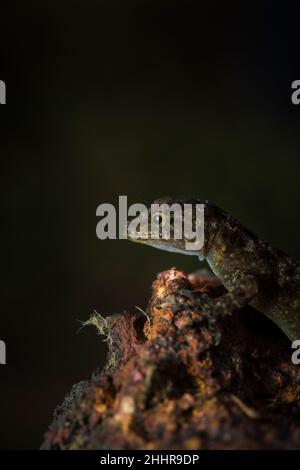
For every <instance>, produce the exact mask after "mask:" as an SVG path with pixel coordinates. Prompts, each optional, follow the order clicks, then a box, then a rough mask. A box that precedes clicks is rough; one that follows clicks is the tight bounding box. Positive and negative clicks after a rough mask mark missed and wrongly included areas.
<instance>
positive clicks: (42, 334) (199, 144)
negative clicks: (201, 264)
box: [0, 0, 300, 448]
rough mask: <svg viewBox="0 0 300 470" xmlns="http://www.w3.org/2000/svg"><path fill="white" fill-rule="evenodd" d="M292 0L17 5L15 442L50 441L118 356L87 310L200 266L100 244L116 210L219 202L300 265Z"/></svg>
mask: <svg viewBox="0 0 300 470" xmlns="http://www.w3.org/2000/svg"><path fill="white" fill-rule="evenodd" d="M281 5H283V2H281ZM284 5H285V7H284V9H283V7H282V6H279V5H276V3H274V2H249V3H248V2H235V3H229V2H209V4H202V2H197V1H193V2H192V1H188V0H185V1H181V2H179V1H176V0H172V1H171V0H170V1H162V0H161V1H155V0H152V1H143V0H139V1H138V0H136V1H132V0H131V1H130V0H127V1H124V0H122V1H121V0H120V1H117V0H110V1H109V2H108V1H99V0H98V1H85V2H79V1H74V0H73V1H67V0H65V1H63V2H62V1H60V2H58V1H53V0H52V1H51V2H48V1H43V2H41V1H33V0H31V1H26V2H24V1H21V0H19V1H13V0H9V1H2V5H1V18H0V24H1V28H0V41H1V60H0V79H2V80H5V81H6V84H7V105H6V106H1V108H0V116H1V141H0V156H1V164H2V171H1V176H2V182H1V189H2V197H1V203H2V211H1V214H2V224H1V231H2V237H3V239H2V257H1V258H2V263H1V267H2V282H1V285H2V296H1V302H0V305H1V318H0V339H2V340H4V341H5V342H6V345H7V365H5V366H0V383H1V394H0V396H1V399H0V447H1V448H37V447H39V445H40V444H41V443H42V441H43V434H44V432H45V431H46V429H47V426H48V424H49V423H50V421H51V419H52V413H53V410H54V408H55V406H56V405H58V404H59V403H61V402H62V400H63V398H64V396H65V394H66V393H67V392H68V391H69V390H70V388H71V386H72V385H73V384H74V383H76V382H78V381H80V380H83V379H88V378H90V376H91V374H92V372H93V370H94V369H95V368H97V367H101V366H102V365H103V362H104V359H105V350H106V349H105V345H104V344H103V342H102V340H101V339H100V338H99V337H98V336H97V335H96V331H95V330H93V329H92V328H86V329H83V330H81V331H80V333H78V334H77V330H78V328H79V327H80V324H79V323H78V320H86V319H87V318H88V317H89V315H90V313H91V311H92V309H93V308H95V309H96V310H97V311H98V312H99V313H101V314H103V315H106V314H108V313H115V312H122V311H123V310H124V309H127V310H132V309H134V306H135V305H138V306H140V307H144V306H145V305H146V303H147V299H148V297H149V293H150V285H151V282H152V280H153V279H154V277H155V275H156V273H157V272H159V271H162V270H164V269H167V268H169V267H171V266H173V265H175V266H178V267H180V268H182V269H184V270H195V269H196V268H197V267H198V263H197V259H196V258H190V257H184V256H180V255H175V254H171V253H164V252H162V251H159V250H152V249H150V248H148V247H144V246H139V245H135V244H131V243H129V242H127V241H126V240H117V241H115V240H112V241H111V240H107V241H99V240H98V239H97V238H96V235H95V228H96V222H97V220H96V216H95V211H96V207H97V206H98V205H99V204H101V203H102V202H111V203H114V204H116V203H117V202H118V195H119V194H126V195H128V197H129V203H133V202H146V201H147V202H148V201H151V200H152V199H154V198H156V197H158V196H164V195H173V196H175V197H177V196H178V197H180V196H184V197H189V196H197V197H200V198H206V199H209V200H211V201H212V202H215V203H216V204H218V205H220V206H221V207H223V208H224V209H226V210H228V211H229V212H231V213H232V214H233V215H235V216H236V217H238V218H239V219H240V220H241V221H242V222H243V223H245V225H247V226H249V227H250V228H251V229H252V230H253V231H255V232H257V233H258V234H259V235H260V236H261V237H262V238H265V239H268V240H269V241H271V242H273V243H274V244H275V245H277V246H279V247H280V248H281V249H283V250H284V251H287V252H289V253H290V254H292V255H294V256H296V257H298V258H300V247H299V228H300V219H299V210H298V207H299V203H300V192H299V170H300V138H299V124H300V106H298V107H297V106H294V105H293V104H292V103H291V93H292V92H291V83H292V81H293V80H296V79H300V70H299V23H300V15H299V8H296V7H295V5H293V4H288V3H284Z"/></svg>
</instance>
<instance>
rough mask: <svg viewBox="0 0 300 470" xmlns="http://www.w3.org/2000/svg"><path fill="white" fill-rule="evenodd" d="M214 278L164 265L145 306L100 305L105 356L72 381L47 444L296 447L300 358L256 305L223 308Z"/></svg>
mask: <svg viewBox="0 0 300 470" xmlns="http://www.w3.org/2000/svg"><path fill="white" fill-rule="evenodd" d="M224 291H225V289H224V287H223V286H222V285H220V283H219V282H218V280H217V279H216V278H212V277H207V276H195V275H194V276H188V275H187V274H185V273H184V272H182V271H179V270H177V269H176V268H172V269H170V270H168V271H165V272H163V273H161V274H159V275H158V277H157V279H156V280H155V281H154V283H153V293H152V297H151V299H150V301H149V305H148V308H147V311H146V312H145V314H143V313H134V314H129V313H126V314H123V315H112V316H109V317H107V318H106V319H103V318H102V317H100V316H99V315H97V314H96V313H95V314H94V315H93V316H92V317H91V319H90V320H89V321H88V322H87V323H91V324H94V325H95V326H97V328H98V330H99V332H100V333H101V334H103V335H104V336H105V337H106V339H107V343H108V346H109V353H108V359H107V365H106V368H105V370H104V371H103V372H101V373H99V374H97V375H95V376H94V377H93V378H92V379H91V381H90V382H88V383H87V382H84V383H83V382H81V383H80V384H78V386H77V387H75V388H74V387H73V389H72V393H71V395H69V396H68V397H67V399H66V400H65V402H64V403H63V405H62V406H60V407H59V409H58V411H57V412H56V414H55V416H54V420H53V422H52V424H51V425H50V427H49V430H48V432H47V433H46V438H45V442H44V444H43V446H42V448H43V449H109V450H111V449H170V450H172V449H186V450H194V449H297V448H300V406H299V395H300V366H296V365H294V364H293V363H292V362H291V354H292V349H291V345H290V342H289V341H288V340H287V339H286V337H285V336H284V335H283V334H282V332H281V331H280V330H279V329H278V328H277V327H276V326H275V325H274V324H273V323H272V322H270V321H269V320H268V319H266V318H265V317H264V316H263V315H261V314H260V313H259V312H256V311H255V310H253V309H251V308H250V307H247V308H244V309H242V310H239V311H235V312H232V314H231V315H230V316H227V317H223V318H218V317H216V316H214V317H213V318H212V316H208V315H207V314H205V312H203V310H202V308H201V302H200V299H201V297H202V296H203V294H204V293H205V294H207V295H209V296H210V297H213V298H217V297H218V296H219V295H221V294H222V293H223V292H224Z"/></svg>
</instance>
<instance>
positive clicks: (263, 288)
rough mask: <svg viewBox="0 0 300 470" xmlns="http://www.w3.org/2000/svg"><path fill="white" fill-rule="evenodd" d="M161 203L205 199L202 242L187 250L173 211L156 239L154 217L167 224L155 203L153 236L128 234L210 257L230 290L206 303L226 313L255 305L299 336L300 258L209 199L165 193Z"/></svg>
mask: <svg viewBox="0 0 300 470" xmlns="http://www.w3.org/2000/svg"><path fill="white" fill-rule="evenodd" d="M162 203H167V204H169V205H170V206H171V205H172V204H174V203H177V204H180V206H181V207H182V209H183V205H184V204H192V205H195V204H203V206H204V243H203V246H202V248H201V249H200V250H191V251H188V250H186V248H185V247H186V244H185V239H184V236H183V237H182V239H176V238H174V237H172V213H171V217H170V225H171V230H170V238H169V239H163V238H162V237H159V238H158V239H152V238H151V221H152V222H154V223H156V224H159V225H162V224H163V217H162V214H161V213H160V212H157V213H155V214H152V213H151V205H150V206H149V208H148V209H147V215H148V221H149V222H148V238H146V237H145V238H143V234H140V235H141V238H138V239H136V238H132V237H131V236H130V233H129V232H128V236H127V238H128V239H129V240H131V241H135V242H140V243H144V244H146V245H149V246H153V247H155V248H159V249H163V250H167V251H173V252H178V253H183V254H187V255H194V256H197V257H198V258H199V260H200V261H202V260H206V262H207V263H208V265H209V266H210V268H211V270H212V271H213V273H214V274H215V275H216V276H217V277H218V278H219V279H220V281H221V282H222V284H223V285H224V286H225V288H226V290H227V292H226V293H225V294H223V295H222V296H220V297H219V298H218V299H217V301H216V303H213V302H214V300H213V299H210V298H208V296H206V305H207V308H209V307H211V308H212V306H213V312H215V314H220V315H226V314H230V313H231V312H232V311H233V310H236V309H240V308H242V307H245V306H246V305H250V306H251V307H253V308H255V309H256V310H258V311H259V312H261V313H262V314H264V315H265V316H266V317H267V318H269V319H270V320H272V321H273V322H274V323H275V324H276V325H277V326H278V327H279V328H280V329H281V330H282V331H283V333H284V334H285V335H286V336H287V337H288V338H289V339H290V340H291V341H294V340H296V339H300V264H299V263H297V262H296V261H295V260H294V259H293V258H292V257H290V256H288V255H287V254H285V253H283V252H282V251H280V250H279V249H277V248H275V247H273V246H272V245H271V244H270V243H268V242H266V241H263V240H260V238H259V237H257V236H256V235H255V234H254V233H252V232H251V231H250V230H248V229H247V228H245V227H244V226H243V225H242V224H241V223H240V222H239V221H238V220H237V219H236V218H234V217H233V216H231V215H230V214H229V213H227V212H225V211H224V210H222V209H220V208H219V207H217V206H215V205H213V204H210V203H209V202H208V201H202V200H197V199H194V200H183V199H180V200H178V199H173V198H169V197H166V198H159V199H156V200H155V201H154V202H153V203H152V204H162ZM151 216H152V219H151ZM160 233H161V232H160ZM144 235H145V234H144ZM209 302H211V303H210V304H209Z"/></svg>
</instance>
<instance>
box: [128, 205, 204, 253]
mask: <svg viewBox="0 0 300 470" xmlns="http://www.w3.org/2000/svg"><path fill="white" fill-rule="evenodd" d="M211 207H212V206H210V204H208V202H207V201H201V200H189V199H184V200H183V199H174V198H170V197H164V198H159V199H156V200H155V201H153V202H152V203H151V204H150V205H149V206H148V207H147V208H146V209H145V210H144V211H142V212H141V213H140V214H139V215H138V216H136V217H132V218H131V220H129V222H128V225H127V238H128V239H129V240H131V241H134V242H138V243H143V244H145V245H149V246H152V247H154V248H158V249H161V250H165V251H173V252H176V253H182V254H185V255H194V256H198V257H199V258H200V259H201V260H202V259H204V258H205V251H206V245H207V239H209V234H210V229H209V225H210V221H211V220H212V210H211ZM204 221H205V227H204Z"/></svg>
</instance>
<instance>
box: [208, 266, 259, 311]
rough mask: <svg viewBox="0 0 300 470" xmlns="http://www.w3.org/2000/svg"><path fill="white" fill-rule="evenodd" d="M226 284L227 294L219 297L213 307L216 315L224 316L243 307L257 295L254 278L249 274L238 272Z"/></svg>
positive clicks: (256, 285)
mask: <svg viewBox="0 0 300 470" xmlns="http://www.w3.org/2000/svg"><path fill="white" fill-rule="evenodd" d="M226 284H227V286H229V288H228V290H229V292H228V293H226V294H224V295H222V296H221V297H219V298H218V299H217V301H216V302H215V304H214V306H213V309H214V311H215V313H216V314H217V315H221V316H225V315H228V314H231V313H232V312H233V311H234V310H237V309H240V308H243V307H245V306H246V305H248V304H249V302H251V301H252V300H253V299H254V298H255V296H256V295H257V294H258V284H257V281H256V278H255V276H253V275H251V274H245V273H243V272H240V271H238V272H236V273H235V274H234V277H233V279H231V280H230V281H229V282H226ZM227 286H225V287H227Z"/></svg>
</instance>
